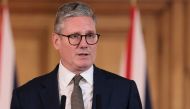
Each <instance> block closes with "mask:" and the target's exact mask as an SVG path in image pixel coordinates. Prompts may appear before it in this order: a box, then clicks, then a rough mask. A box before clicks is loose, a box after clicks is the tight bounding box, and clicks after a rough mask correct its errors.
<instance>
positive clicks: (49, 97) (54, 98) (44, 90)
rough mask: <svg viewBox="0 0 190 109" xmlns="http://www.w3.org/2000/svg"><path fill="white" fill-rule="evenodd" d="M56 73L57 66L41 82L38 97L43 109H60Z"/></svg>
mask: <svg viewBox="0 0 190 109" xmlns="http://www.w3.org/2000/svg"><path fill="white" fill-rule="evenodd" d="M57 72H58V66H57V67H56V68H55V69H54V70H53V71H52V72H51V73H50V74H49V75H47V77H46V78H44V80H42V82H41V90H40V97H41V101H42V104H43V107H44V109H60V107H59V106H60V103H59V91H58V80H57Z"/></svg>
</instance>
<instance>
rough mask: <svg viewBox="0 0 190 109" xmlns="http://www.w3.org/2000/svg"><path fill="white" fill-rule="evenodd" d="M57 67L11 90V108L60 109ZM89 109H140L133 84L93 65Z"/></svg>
mask: <svg viewBox="0 0 190 109" xmlns="http://www.w3.org/2000/svg"><path fill="white" fill-rule="evenodd" d="M57 73H58V66H57V67H56V68H55V69H54V70H53V71H52V72H51V73H49V74H46V75H44V76H41V77H37V78H35V79H33V80H31V81H30V82H28V83H27V84H25V85H23V86H21V87H19V88H16V89H15V90H14V91H13V96H12V101H11V109H60V100H59V90H58V78H57ZM92 109H142V105H141V101H140V97H139V93H138V90H137V87H136V84H135V82H134V81H132V80H128V79H125V78H122V77H120V76H118V75H115V74H113V73H110V72H108V71H105V70H102V69H99V68H97V67H96V66H95V67H94V89H93V103H92Z"/></svg>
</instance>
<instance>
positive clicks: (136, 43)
mask: <svg viewBox="0 0 190 109" xmlns="http://www.w3.org/2000/svg"><path fill="white" fill-rule="evenodd" d="M126 42H127V43H126V47H125V53H124V56H122V59H121V60H122V63H121V75H122V76H124V77H126V78H128V79H132V80H134V81H135V82H136V84H137V87H138V90H139V94H140V98H141V102H142V106H143V109H151V103H150V96H149V92H148V91H149V87H148V81H147V80H148V78H147V63H146V49H145V44H144V39H143V32H142V27H141V20H140V12H139V10H138V9H137V7H136V6H132V7H131V10H130V27H129V32H128V39H127V41H126ZM147 101H148V102H147Z"/></svg>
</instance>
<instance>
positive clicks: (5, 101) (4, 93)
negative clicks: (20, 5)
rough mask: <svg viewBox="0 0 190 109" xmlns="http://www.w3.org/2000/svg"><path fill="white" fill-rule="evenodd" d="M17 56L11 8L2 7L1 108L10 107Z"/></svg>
mask: <svg viewBox="0 0 190 109" xmlns="http://www.w3.org/2000/svg"><path fill="white" fill-rule="evenodd" d="M14 72H15V57H14V48H13V37H12V32H11V26H10V19H9V10H8V7H6V6H1V7H0V109H10V102H11V96H12V90H13V87H14V79H15V78H14V76H15V74H14Z"/></svg>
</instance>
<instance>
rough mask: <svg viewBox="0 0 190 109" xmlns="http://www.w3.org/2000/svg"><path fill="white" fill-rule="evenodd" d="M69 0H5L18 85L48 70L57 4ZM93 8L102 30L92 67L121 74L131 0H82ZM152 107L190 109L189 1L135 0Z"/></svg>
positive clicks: (52, 64) (53, 61)
mask: <svg viewBox="0 0 190 109" xmlns="http://www.w3.org/2000/svg"><path fill="white" fill-rule="evenodd" d="M68 1H70V0H8V6H9V9H10V20H11V26H12V32H13V36H14V45H15V52H16V69H17V81H18V85H19V86H20V85H23V84H24V83H26V82H27V81H29V80H31V79H32V78H34V77H37V76H39V75H43V74H45V73H47V72H49V71H51V70H52V69H53V68H54V67H55V66H56V65H57V64H58V62H59V56H58V54H57V52H56V51H55V50H54V49H53V46H52V44H51V33H52V32H53V23H54V18H55V13H56V11H57V7H58V6H59V5H60V4H62V3H64V2H68ZM81 1H84V2H86V3H88V4H89V5H90V6H91V7H93V9H94V10H95V13H96V16H97V31H98V33H100V34H101V37H100V42H99V45H98V49H97V59H96V65H97V66H99V67H101V68H104V69H106V70H108V71H111V72H114V73H116V74H118V73H119V69H120V59H121V54H122V52H123V50H124V47H125V43H126V38H127V33H128V30H129V23H130V21H129V7H130V1H129V0H81ZM137 6H138V8H139V10H140V12H141V20H142V29H143V33H144V39H145V46H146V53H147V57H148V58H147V66H148V76H149V84H150V91H151V99H152V106H153V109H189V108H190V43H189V42H190V0H138V2H137Z"/></svg>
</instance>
